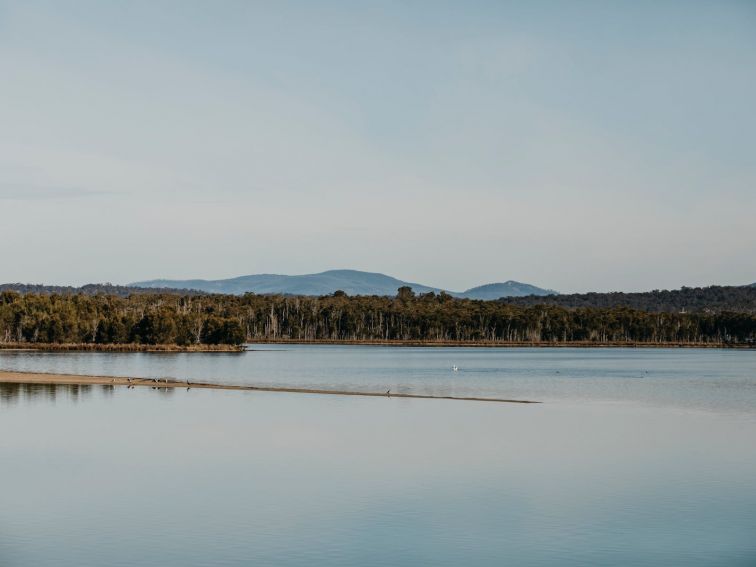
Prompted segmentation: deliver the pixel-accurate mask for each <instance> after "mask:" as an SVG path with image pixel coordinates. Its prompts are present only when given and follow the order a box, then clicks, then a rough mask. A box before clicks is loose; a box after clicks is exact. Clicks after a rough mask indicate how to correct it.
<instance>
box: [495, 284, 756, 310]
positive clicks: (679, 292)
mask: <svg viewBox="0 0 756 567" xmlns="http://www.w3.org/2000/svg"><path fill="white" fill-rule="evenodd" d="M499 301H504V302H506V303H509V304H512V305H522V306H529V305H558V306H560V307H570V308H578V307H598V308H613V307H630V308H632V309H639V310H642V311H656V312H667V313H679V312H681V311H687V312H698V313H721V312H723V311H738V312H742V313H756V284H754V285H750V286H710V287H683V288H681V289H673V290H666V289H665V290H654V291H644V292H639V293H623V292H611V293H573V294H569V295H566V294H565V295H549V296H541V297H538V296H535V295H529V296H525V297H503V298H501V299H500V300H499Z"/></svg>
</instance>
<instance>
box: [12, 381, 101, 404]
mask: <svg viewBox="0 0 756 567" xmlns="http://www.w3.org/2000/svg"><path fill="white" fill-rule="evenodd" d="M99 388H100V390H101V391H102V392H103V393H104V394H105V395H110V394H112V393H113V386H107V385H105V386H100V387H99ZM92 389H93V386H91V385H88V384H19V383H14V382H0V403H2V404H3V405H6V404H15V403H18V402H19V401H44V400H47V401H51V402H54V401H55V400H56V399H58V397H59V396H63V397H64V398H65V399H67V400H72V401H74V402H77V401H79V400H84V399H86V398H88V397H89V396H90V395H91V394H92Z"/></svg>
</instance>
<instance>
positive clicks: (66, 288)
mask: <svg viewBox="0 0 756 567" xmlns="http://www.w3.org/2000/svg"><path fill="white" fill-rule="evenodd" d="M3 291H16V292H18V293H38V294H53V293H54V294H58V295H71V294H77V293H80V294H83V295H118V296H120V297H128V296H129V295H131V294H133V293H148V294H152V295H154V294H156V293H170V294H180V295H186V294H187V293H189V292H191V293H194V294H204V293H205V292H202V291H197V290H186V289H176V288H170V287H161V288H151V289H146V288H143V287H134V286H130V285H114V284H111V283H96V284H86V285H83V286H81V287H74V286H70V285H44V284H28V283H27V284H24V283H4V284H0V292H3Z"/></svg>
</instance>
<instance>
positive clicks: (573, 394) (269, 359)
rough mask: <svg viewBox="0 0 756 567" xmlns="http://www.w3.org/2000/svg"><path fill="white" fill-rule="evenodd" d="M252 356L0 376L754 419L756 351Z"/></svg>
mask: <svg viewBox="0 0 756 567" xmlns="http://www.w3.org/2000/svg"><path fill="white" fill-rule="evenodd" d="M250 348H252V349H253V350H250V351H247V352H245V353H91V352H89V353H49V352H47V353H46V352H33V351H25V352H20V351H17V352H2V351H0V369H5V370H26V371H38V372H61V373H67V374H90V375H104V376H132V377H136V376H138V377H145V378H154V377H159V378H163V377H169V378H176V379H190V380H196V381H208V382H222V383H230V384H253V385H262V386H292V387H304V388H308V387H318V388H332V389H335V390H367V391H375V392H385V391H386V390H387V389H391V391H393V392H404V393H417V394H434V395H454V396H490V397H505V398H523V399H534V400H539V401H576V402H581V401H617V402H632V403H641V404H644V405H656V406H662V407H668V406H674V407H682V408H698V409H711V410H714V411H728V412H747V413H756V350H726V349H679V348H677V349H637V348H636V349H633V348H628V349H624V348H612V349H601V348H596V349H586V348H564V349H563V348H552V349H539V348H409V347H375V346H333V345H318V346H304V345H285V346H284V345H265V346H254V347H250ZM455 365H456V366H457V367H458V369H459V370H458V371H457V372H453V371H452V367H453V366H455Z"/></svg>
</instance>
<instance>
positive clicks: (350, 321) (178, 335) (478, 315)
mask: <svg viewBox="0 0 756 567" xmlns="http://www.w3.org/2000/svg"><path fill="white" fill-rule="evenodd" d="M255 340H293V341H318V340H327V341H437V342H456V341H462V342H490V343H497V342H501V343H511V342H522V343H569V342H594V343H648V344H664V343H710V344H730V343H732V344H754V343H756V315H754V314H753V313H744V312H734V311H721V312H690V313H679V312H661V311H659V312H650V311H644V310H640V309H633V308H629V307H611V308H595V307H579V308H569V307H563V306H557V305H548V304H543V303H541V304H537V305H524V306H523V305H513V304H511V303H505V302H501V301H479V300H469V299H455V298H452V297H451V296H449V295H447V294H445V293H441V294H434V293H427V294H422V295H415V294H414V293H413V292H412V290H411V289H410V288H401V289H400V290H399V293H398V294H397V296H396V297H382V296H357V297H349V296H347V295H346V294H345V293H344V292H336V293H335V294H333V295H329V296H323V297H299V296H281V295H255V294H251V293H248V294H245V295H241V296H236V295H210V294H191V293H189V294H183V295H180V294H175V293H152V294H148V293H139V294H132V295H129V296H127V297H122V296H118V295H104V294H98V295H85V294H63V295H58V294H31V293H27V294H19V293H17V292H11V291H5V292H2V293H0V342H5V343H10V342H14V343H16V342H18V343H23V342H38V343H94V344H125V343H135V344H178V345H191V344H241V343H243V342H245V341H255Z"/></svg>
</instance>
